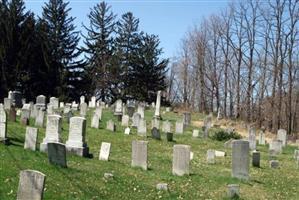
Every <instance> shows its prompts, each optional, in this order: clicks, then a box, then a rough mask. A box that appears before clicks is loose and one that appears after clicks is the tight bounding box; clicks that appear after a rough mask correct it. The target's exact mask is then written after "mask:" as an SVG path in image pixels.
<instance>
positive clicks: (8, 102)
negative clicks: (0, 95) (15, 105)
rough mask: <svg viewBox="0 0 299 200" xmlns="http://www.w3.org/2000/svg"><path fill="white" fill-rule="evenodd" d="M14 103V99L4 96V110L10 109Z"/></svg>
mask: <svg viewBox="0 0 299 200" xmlns="http://www.w3.org/2000/svg"><path fill="white" fill-rule="evenodd" d="M11 105H12V100H11V99H9V98H4V110H8V111H9V110H10V108H11Z"/></svg>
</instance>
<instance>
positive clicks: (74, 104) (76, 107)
mask: <svg viewBox="0 0 299 200" xmlns="http://www.w3.org/2000/svg"><path fill="white" fill-rule="evenodd" d="M78 107H79V105H78V104H77V103H76V101H73V102H72V107H71V109H72V110H73V111H77V110H78Z"/></svg>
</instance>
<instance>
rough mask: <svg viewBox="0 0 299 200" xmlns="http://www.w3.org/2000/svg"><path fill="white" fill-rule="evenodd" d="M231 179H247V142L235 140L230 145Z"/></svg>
mask: <svg viewBox="0 0 299 200" xmlns="http://www.w3.org/2000/svg"><path fill="white" fill-rule="evenodd" d="M232 177H235V178H238V179H244V180H248V179H249V142H248V141H244V140H235V141H233V143H232Z"/></svg>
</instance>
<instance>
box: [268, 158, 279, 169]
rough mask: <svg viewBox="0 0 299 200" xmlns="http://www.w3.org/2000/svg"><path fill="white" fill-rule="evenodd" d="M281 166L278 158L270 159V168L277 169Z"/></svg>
mask: <svg viewBox="0 0 299 200" xmlns="http://www.w3.org/2000/svg"><path fill="white" fill-rule="evenodd" d="M278 167H279V161H278V160H270V168H273V169H276V168H278Z"/></svg>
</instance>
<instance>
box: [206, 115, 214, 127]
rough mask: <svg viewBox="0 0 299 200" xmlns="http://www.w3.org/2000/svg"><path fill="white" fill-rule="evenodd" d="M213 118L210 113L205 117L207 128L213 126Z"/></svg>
mask: <svg viewBox="0 0 299 200" xmlns="http://www.w3.org/2000/svg"><path fill="white" fill-rule="evenodd" d="M212 118H213V116H212V115H211V114H209V115H208V116H206V117H205V119H204V126H205V127H206V128H207V129H210V128H211V127H212Z"/></svg>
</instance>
